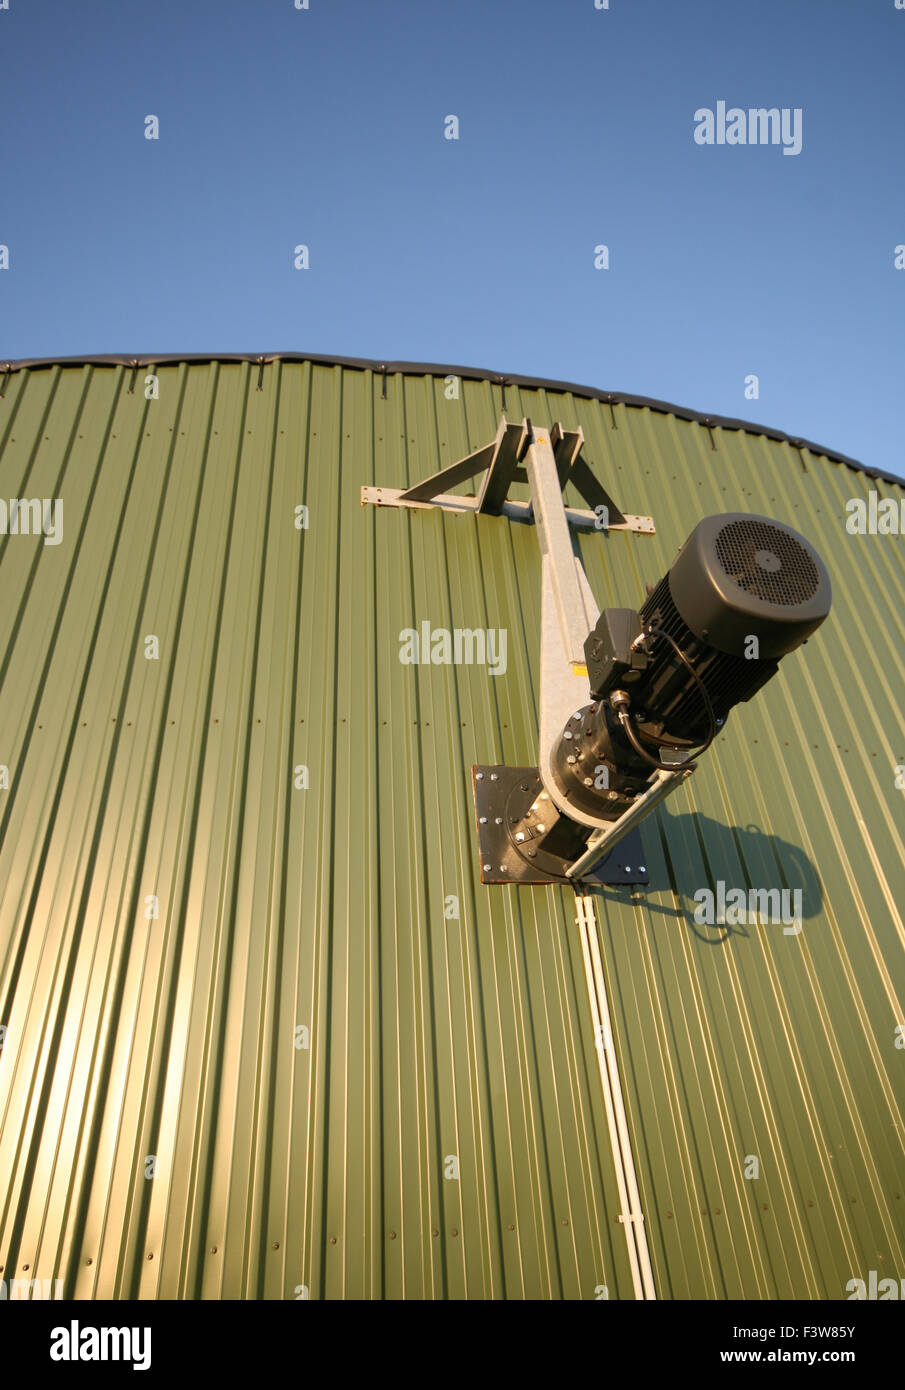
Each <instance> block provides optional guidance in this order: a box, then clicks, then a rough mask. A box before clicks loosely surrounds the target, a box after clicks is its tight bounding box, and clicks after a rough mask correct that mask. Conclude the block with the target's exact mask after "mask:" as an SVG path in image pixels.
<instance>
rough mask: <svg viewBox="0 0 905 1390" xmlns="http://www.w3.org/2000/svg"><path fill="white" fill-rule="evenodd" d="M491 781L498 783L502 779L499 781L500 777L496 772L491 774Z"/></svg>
mask: <svg viewBox="0 0 905 1390" xmlns="http://www.w3.org/2000/svg"><path fill="white" fill-rule="evenodd" d="M490 780H491V782H498V781H499V780H500V779H499V777H498V776H497V774H496V773H495V772H491V774H490Z"/></svg>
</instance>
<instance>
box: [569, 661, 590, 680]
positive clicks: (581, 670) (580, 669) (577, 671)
mask: <svg viewBox="0 0 905 1390" xmlns="http://www.w3.org/2000/svg"><path fill="white" fill-rule="evenodd" d="M587 674H588V668H587V666H579V664H578V662H577V661H573V662H572V675H573V676H586V675H587Z"/></svg>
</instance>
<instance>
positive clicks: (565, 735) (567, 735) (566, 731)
mask: <svg viewBox="0 0 905 1390" xmlns="http://www.w3.org/2000/svg"><path fill="white" fill-rule="evenodd" d="M571 737H572V730H571V729H564V730H563V738H571Z"/></svg>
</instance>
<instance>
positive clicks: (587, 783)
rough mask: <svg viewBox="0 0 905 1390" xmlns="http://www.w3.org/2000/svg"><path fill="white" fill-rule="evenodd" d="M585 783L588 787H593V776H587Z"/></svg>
mask: <svg viewBox="0 0 905 1390" xmlns="http://www.w3.org/2000/svg"><path fill="white" fill-rule="evenodd" d="M584 784H585V786H586V787H593V785H594V781H593V778H591V777H586V778H585V779H584Z"/></svg>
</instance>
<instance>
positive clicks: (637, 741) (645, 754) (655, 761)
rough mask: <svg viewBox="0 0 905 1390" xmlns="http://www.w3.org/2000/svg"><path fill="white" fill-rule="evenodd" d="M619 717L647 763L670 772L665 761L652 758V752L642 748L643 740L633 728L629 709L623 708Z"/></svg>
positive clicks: (634, 746) (626, 733) (658, 769)
mask: <svg viewBox="0 0 905 1390" xmlns="http://www.w3.org/2000/svg"><path fill="white" fill-rule="evenodd" d="M617 718H618V720H619V723H620V724H621V725H622V727H623V729H624V730H625V736H626V738H627V739H628V741H629V743H630V744H631V745H632V747H633V748H634V750H635V752H636V753H637V754H638V757H639V758H643V759H644V761H645V762H646V763H650V765H651V767H655V768H656V769H657V771H658V772H668V771H669V768H668V767H666V766H665V765H664V764H663V763H661V762H660V759H659V758H652V757H651V755H650V753H648V752H647V750H646V749H645V748H642V746H641V740H640V739H639V737H638V735H637V734H636V733H635V731H634V729H633V728H632V722H631V720H630V719H629V715H628V710H626V709H621V710H620V711H619V714H618V716H617Z"/></svg>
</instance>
